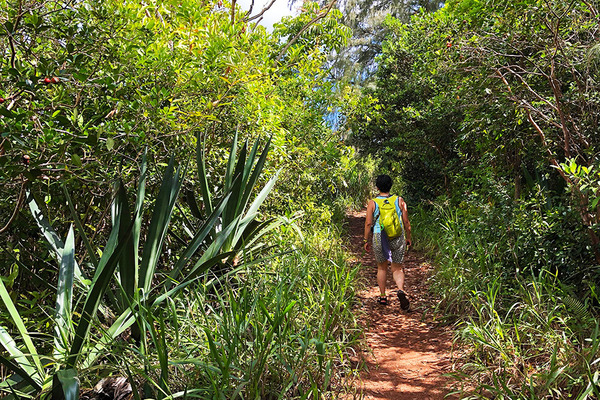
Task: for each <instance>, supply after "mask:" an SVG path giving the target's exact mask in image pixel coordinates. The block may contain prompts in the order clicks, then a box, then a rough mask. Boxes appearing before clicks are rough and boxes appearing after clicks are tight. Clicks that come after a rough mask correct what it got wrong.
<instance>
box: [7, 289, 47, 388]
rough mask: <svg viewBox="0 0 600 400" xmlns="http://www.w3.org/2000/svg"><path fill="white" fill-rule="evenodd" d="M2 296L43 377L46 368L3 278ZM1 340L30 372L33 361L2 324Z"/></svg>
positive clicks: (39, 375) (34, 363)
mask: <svg viewBox="0 0 600 400" xmlns="http://www.w3.org/2000/svg"><path fill="white" fill-rule="evenodd" d="M0 298H1V299H2V301H3V302H4V305H5V307H6V310H7V311H8V314H9V315H10V317H11V320H12V322H13V324H15V326H16V327H17V330H18V331H19V335H20V336H21V339H22V340H23V343H25V347H26V348H27V351H28V352H29V355H30V357H31V358H32V359H33V366H35V368H36V370H35V372H37V374H38V377H39V378H41V376H42V374H43V371H44V369H43V368H42V364H41V362H40V357H39V356H38V354H37V351H36V349H35V346H34V345H33V342H32V341H31V336H30V335H29V332H28V331H27V328H25V324H24V323H23V320H22V319H21V316H20V315H19V312H18V311H17V308H16V307H15V305H14V304H13V302H12V300H11V298H10V295H9V294H8V291H7V290H6V287H5V286H4V282H2V279H0ZM0 342H1V343H2V345H3V346H4V348H5V349H6V350H7V351H8V352H9V354H11V355H12V356H13V357H14V358H15V359H16V360H17V362H18V363H19V365H20V366H21V367H22V368H23V369H25V370H26V371H27V372H29V370H28V366H32V364H31V362H30V361H29V360H27V359H26V358H24V357H25V355H24V354H23V353H22V352H21V351H20V350H18V349H17V348H16V346H15V345H14V340H13V339H12V338H11V337H10V335H8V332H6V330H5V329H4V328H3V327H1V326H0Z"/></svg>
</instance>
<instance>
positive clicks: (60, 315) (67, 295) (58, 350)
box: [54, 226, 75, 359]
mask: <svg viewBox="0 0 600 400" xmlns="http://www.w3.org/2000/svg"><path fill="white" fill-rule="evenodd" d="M74 270H75V238H74V233H73V226H71V227H70V228H69V234H68V235H67V240H66V241H65V247H64V249H63V251H62V257H61V260H60V268H59V270H58V285H57V292H56V310H55V312H54V347H55V348H54V356H55V357H56V358H57V359H62V357H64V355H65V353H66V350H67V347H68V342H69V339H70V337H71V333H72V332H73V325H72V322H71V305H72V302H73V274H74Z"/></svg>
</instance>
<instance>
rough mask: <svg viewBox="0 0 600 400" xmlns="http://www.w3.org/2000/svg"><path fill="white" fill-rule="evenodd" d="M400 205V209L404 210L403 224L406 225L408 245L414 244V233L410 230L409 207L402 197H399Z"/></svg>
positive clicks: (405, 231)
mask: <svg viewBox="0 0 600 400" xmlns="http://www.w3.org/2000/svg"><path fill="white" fill-rule="evenodd" d="M398 206H400V210H401V211H402V224H403V225H404V235H405V237H406V246H408V247H410V246H411V245H412V234H411V230H410V221H409V220H408V208H407V206H406V202H405V201H404V199H403V198H402V197H399V198H398Z"/></svg>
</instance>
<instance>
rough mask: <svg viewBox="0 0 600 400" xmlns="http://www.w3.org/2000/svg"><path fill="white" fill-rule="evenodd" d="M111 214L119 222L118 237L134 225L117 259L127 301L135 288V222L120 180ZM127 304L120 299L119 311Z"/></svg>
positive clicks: (124, 300)
mask: <svg viewBox="0 0 600 400" xmlns="http://www.w3.org/2000/svg"><path fill="white" fill-rule="evenodd" d="M113 214H115V215H114V216H113V218H114V219H115V220H118V221H119V225H120V226H119V234H120V236H122V235H123V234H124V233H125V231H126V229H127V227H128V226H129V225H131V224H132V223H133V224H134V225H133V231H132V234H131V235H130V236H129V239H128V240H127V246H126V247H125V249H124V250H123V253H121V258H120V259H119V265H118V267H117V269H118V271H119V280H120V284H121V287H122V288H123V292H122V293H123V296H125V297H127V298H128V299H131V298H133V296H134V294H135V291H136V288H137V280H136V278H137V271H136V262H137V253H136V247H135V240H134V239H135V238H134V234H135V233H134V232H135V228H136V224H137V220H136V221H132V220H131V212H130V210H129V205H128V202H127V192H126V190H125V186H124V185H123V182H122V181H120V180H119V188H118V189H117V196H116V197H115V201H114V203H113ZM117 215H118V216H117ZM136 215H137V214H136ZM138 217H139V216H138ZM122 240H124V239H123V238H122V237H121V238H119V242H121V241H122ZM127 304H128V301H127V300H126V299H121V302H120V306H121V308H120V310H124V309H125V308H127Z"/></svg>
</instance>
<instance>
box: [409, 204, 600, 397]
mask: <svg viewBox="0 0 600 400" xmlns="http://www.w3.org/2000/svg"><path fill="white" fill-rule="evenodd" d="M538 200H539V199H530V200H529V201H525V202H523V203H521V204H516V205H515V204H513V206H514V207H513V208H512V209H510V207H509V205H510V203H508V202H501V201H499V202H494V201H487V202H481V201H480V199H479V201H469V199H467V200H465V201H463V202H461V203H460V204H458V205H451V204H450V203H449V202H447V201H445V202H438V203H436V205H433V206H432V207H430V208H428V209H427V210H421V211H420V212H416V213H414V218H413V219H414V223H413V224H414V226H415V228H414V229H413V231H414V232H416V233H417V234H419V233H420V234H421V235H423V240H421V242H422V243H424V244H425V247H426V248H427V249H428V250H429V251H430V252H431V254H433V255H434V256H435V259H436V264H437V270H436V274H435V276H434V278H433V280H432V282H433V285H432V289H433V290H434V291H435V292H436V293H437V294H438V295H439V296H440V298H441V301H440V303H439V304H438V309H437V311H438V313H439V314H440V315H441V316H443V317H446V319H447V321H449V322H454V323H455V324H456V327H457V336H456V340H457V348H460V349H462V353H461V354H460V356H459V357H457V359H456V362H457V364H459V365H458V366H457V368H456V370H457V371H460V372H457V373H456V374H455V377H456V394H458V395H460V396H461V398H465V399H487V398H498V399H501V398H504V399H532V400H533V399H542V398H552V399H563V398H574V399H586V398H598V395H599V393H600V390H599V386H598V380H599V379H598V377H599V375H600V368H599V362H600V352H599V351H598V350H599V347H600V333H599V324H598V320H597V318H596V317H597V314H596V309H595V308H594V306H593V304H595V303H596V302H597V298H596V296H595V295H594V292H593V290H591V289H593V288H594V287H595V286H594V284H593V282H594V280H593V279H592V278H593V277H591V276H589V275H588V278H587V279H588V280H585V279H584V280H582V281H579V282H578V283H577V284H574V279H573V276H580V277H581V276H582V275H581V273H580V271H590V268H583V267H585V265H578V264H577V263H576V260H580V259H582V254H581V253H580V250H579V249H580V248H581V247H579V246H580V243H575V244H574V245H572V246H567V245H566V244H565V243H567V244H568V243H570V241H572V240H575V239H574V238H577V240H582V235H581V232H577V231H576V230H571V229H567V231H566V232H562V230H561V229H559V228H560V226H561V223H562V227H563V228H564V227H568V226H569V225H568V224H569V222H568V221H569V218H570V214H571V212H570V211H569V210H568V209H561V210H559V211H560V213H559V212H558V211H557V210H556V209H554V208H552V207H549V206H548V205H547V204H548V203H543V202H539V201H538ZM535 204H538V206H537V207H535ZM559 221H561V223H559ZM440 228H441V229H440ZM555 241H556V242H555ZM415 242H417V243H418V242H419V241H418V240H416V241H415ZM570 263H572V264H570ZM588 265H589V264H588ZM591 270H593V269H591Z"/></svg>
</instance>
